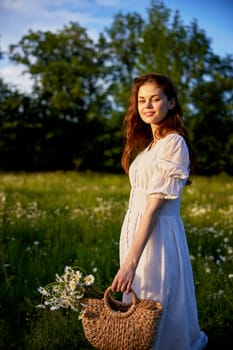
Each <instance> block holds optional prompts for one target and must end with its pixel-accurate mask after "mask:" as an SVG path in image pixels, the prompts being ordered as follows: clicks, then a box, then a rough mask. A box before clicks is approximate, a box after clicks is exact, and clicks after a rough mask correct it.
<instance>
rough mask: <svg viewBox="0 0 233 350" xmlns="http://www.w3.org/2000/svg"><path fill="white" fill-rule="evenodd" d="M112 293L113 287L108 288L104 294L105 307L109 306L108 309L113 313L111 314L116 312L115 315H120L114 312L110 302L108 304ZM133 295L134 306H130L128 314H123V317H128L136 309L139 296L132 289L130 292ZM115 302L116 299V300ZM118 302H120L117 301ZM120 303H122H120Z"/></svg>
mask: <svg viewBox="0 0 233 350" xmlns="http://www.w3.org/2000/svg"><path fill="white" fill-rule="evenodd" d="M111 291H112V289H111V287H108V288H107V289H106V290H105V292H104V303H105V305H106V306H107V308H108V309H109V310H110V311H111V312H114V313H118V312H117V311H114V310H112V308H111V306H110V305H109V302H108V298H109V295H110V292H111ZM130 293H131V295H132V305H131V306H130V308H129V310H128V311H126V312H122V314H123V315H125V316H127V315H128V314H130V313H132V312H133V311H134V309H135V306H136V302H137V300H138V298H137V295H136V293H135V292H134V290H133V289H131V291H130ZM114 300H115V299H114ZM117 302H118V301H117ZM119 303H120V302H119Z"/></svg>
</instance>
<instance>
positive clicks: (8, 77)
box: [0, 64, 32, 93]
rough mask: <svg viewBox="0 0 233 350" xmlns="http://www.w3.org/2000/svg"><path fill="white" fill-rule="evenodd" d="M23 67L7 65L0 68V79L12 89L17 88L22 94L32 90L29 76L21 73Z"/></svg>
mask: <svg viewBox="0 0 233 350" xmlns="http://www.w3.org/2000/svg"><path fill="white" fill-rule="evenodd" d="M23 70H24V67H22V66H21V65H12V64H7V65H6V66H4V67H3V68H1V73H0V77H1V78H2V79H3V81H4V82H5V83H7V84H10V85H12V87H13V86H14V87H17V88H18V89H19V90H20V91H22V92H24V93H30V92H31V89H32V80H31V79H30V76H29V74H27V73H23Z"/></svg>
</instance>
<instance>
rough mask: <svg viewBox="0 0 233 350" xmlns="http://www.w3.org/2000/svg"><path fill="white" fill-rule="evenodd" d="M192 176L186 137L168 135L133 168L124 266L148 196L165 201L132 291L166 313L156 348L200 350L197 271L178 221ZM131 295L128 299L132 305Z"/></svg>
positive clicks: (124, 228) (123, 247)
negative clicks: (155, 302)
mask: <svg viewBox="0 0 233 350" xmlns="http://www.w3.org/2000/svg"><path fill="white" fill-rule="evenodd" d="M188 176H189V153H188V149H187V145H186V143H185V141H184V139H183V137H182V136H180V135H178V134H169V135H167V136H166V137H165V138H163V139H160V140H159V141H158V142H157V144H156V145H155V146H154V147H153V148H151V149H150V148H149V147H147V148H146V149H145V150H144V151H143V152H141V153H140V154H139V155H138V156H137V157H136V159H135V160H134V161H133V163H132V164H131V166H130V169H129V179H130V184H131V192H130V198H129V206H128V210H127V213H126V215H125V218H124V222H123V225H122V230H121V237H120V264H122V263H123V262H124V260H125V258H126V256H127V253H128V251H129V249H130V246H131V244H132V242H133V241H134V239H135V235H136V232H137V227H138V225H139V223H140V220H141V217H142V215H143V212H144V210H145V205H146V199H147V196H148V195H151V194H155V193H163V194H164V197H165V198H166V199H167V200H166V202H165V204H164V206H163V207H162V209H161V211H160V214H159V217H158V220H157V222H156V225H155V227H154V229H153V232H152V233H151V235H150V238H149V240H148V242H147V244H146V246H145V249H144V251H143V253H142V256H141V258H140V261H139V264H138V267H137V270H136V274H135V279H134V282H133V285H132V288H133V289H134V291H135V292H136V294H137V296H138V297H139V298H142V299H153V300H157V301H160V302H161V303H162V305H163V315H162V319H161V323H160V326H159V330H158V334H157V338H156V342H155V344H154V346H153V348H152V349H153V350H201V349H204V348H205V346H206V343H207V336H206V335H205V333H204V332H202V331H200V328H199V324H198V317H197V306H196V297H195V291H194V282H193V273H192V268H191V263H190V257H189V249H188V245H187V241H186V235H185V230H184V226H183V222H182V219H181V217H180V196H181V191H182V189H183V187H184V186H185V183H186V181H187V179H188ZM128 298H131V296H130V295H128V296H127V295H124V297H123V299H124V300H125V301H128Z"/></svg>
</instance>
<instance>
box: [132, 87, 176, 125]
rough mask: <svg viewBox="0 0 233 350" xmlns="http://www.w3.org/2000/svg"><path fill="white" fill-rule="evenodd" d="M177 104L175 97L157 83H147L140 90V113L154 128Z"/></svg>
mask: <svg viewBox="0 0 233 350" xmlns="http://www.w3.org/2000/svg"><path fill="white" fill-rule="evenodd" d="M174 106H175V99H174V98H172V99H170V100H168V98H167V95H165V94H164V92H163V90H162V89H160V88H159V87H158V86H157V85H156V84H155V83H145V84H143V85H142V86H141V87H140V88H139V90H138V113H139V115H140V117H141V119H142V120H143V121H144V122H145V123H146V124H150V125H151V127H152V129H154V128H156V127H157V126H158V124H159V123H160V122H161V121H162V120H163V119H164V118H165V117H166V115H167V112H168V110H169V109H172V108H173V107H174Z"/></svg>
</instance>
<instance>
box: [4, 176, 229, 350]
mask: <svg viewBox="0 0 233 350" xmlns="http://www.w3.org/2000/svg"><path fill="white" fill-rule="evenodd" d="M192 180H193V183H192V185H191V186H187V187H186V188H185V189H184V192H183V201H182V208H181V209H182V217H183V219H184V224H185V227H186V232H187V238H188V243H189V247H190V257H191V261H192V265H193V271H194V278H195V287H196V294H197V302H198V309H199V320H200V325H201V327H202V328H203V329H204V330H205V331H206V333H207V334H208V336H209V338H210V346H211V344H215V345H218V344H221V349H223V345H222V344H223V342H224V341H227V340H228V339H231V338H230V337H231V331H232V326H233V321H232V312H233V301H232V287H233V264H232V262H233V235H232V232H233V215H232V214H233V204H232V199H233V181H232V178H231V177H228V176H225V175H222V176H216V177H210V178H206V177H194V178H193V179H192ZM128 195H129V183H128V179H127V177H126V176H124V175H108V174H95V173H85V174H84V173H81V174H79V173H72V172H71V173H65V172H56V173H45V174H43V173H39V174H0V259H1V260H0V262H1V269H0V278H1V284H0V298H1V299H0V300H1V301H0V303H1V304H0V348H1V349H5V350H8V349H17V350H20V349H24V350H25V349H28V350H29V349H30V350H33V349H35V350H39V349H40V350H42V349H49V350H50V349H51V350H57V349H63V350H64V349H70V350H72V349H91V346H90V345H89V344H88V343H87V342H86V340H85V338H84V335H83V332H82V327H81V325H80V321H78V319H77V315H76V314H75V313H72V312H65V311H56V312H46V311H44V310H43V311H41V310H38V309H36V308H35V305H37V304H38V303H39V302H40V294H39V293H38V291H37V288H38V287H39V286H43V285H45V284H47V283H48V282H50V281H53V280H54V277H55V274H56V273H61V272H62V271H63V269H64V266H65V265H79V266H81V267H83V268H85V269H86V271H87V272H88V273H92V272H93V271H96V272H95V276H96V278H97V282H98V284H99V285H100V288H101V289H102V290H104V289H105V288H106V287H107V286H108V285H109V284H111V281H112V278H113V277H114V274H115V272H116V271H117V268H118V240H119V233H120V227H121V224H122V220H123V217H124V214H125V210H126V207H127V201H128ZM215 345H213V346H215ZM219 346H220V345H219ZM213 348H215V347H213ZM225 349H227V347H225Z"/></svg>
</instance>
